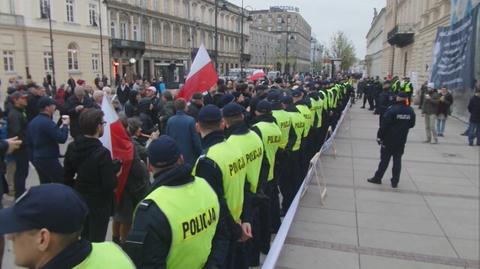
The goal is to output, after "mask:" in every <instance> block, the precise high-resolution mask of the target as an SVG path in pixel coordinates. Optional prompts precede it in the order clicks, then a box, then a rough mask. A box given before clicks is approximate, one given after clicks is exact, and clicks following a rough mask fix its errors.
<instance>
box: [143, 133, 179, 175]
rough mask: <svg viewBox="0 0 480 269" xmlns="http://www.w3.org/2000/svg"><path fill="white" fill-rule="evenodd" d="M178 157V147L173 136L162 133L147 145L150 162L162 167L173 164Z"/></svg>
mask: <svg viewBox="0 0 480 269" xmlns="http://www.w3.org/2000/svg"><path fill="white" fill-rule="evenodd" d="M178 157H180V149H179V148H178V146H177V143H176V142H175V140H173V138H171V137H170V136H168V135H162V136H160V137H159V138H158V139H155V140H153V141H152V142H151V143H150V145H149V146H148V160H149V161H150V164H151V165H153V166H155V167H158V168H163V167H167V166H169V165H172V164H174V163H175V162H176V161H177V160H178Z"/></svg>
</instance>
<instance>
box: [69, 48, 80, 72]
mask: <svg viewBox="0 0 480 269" xmlns="http://www.w3.org/2000/svg"><path fill="white" fill-rule="evenodd" d="M67 58H68V71H78V47H77V44H75V43H70V44H69V45H68V57H67Z"/></svg>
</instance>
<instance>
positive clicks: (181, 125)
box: [165, 111, 202, 165]
mask: <svg viewBox="0 0 480 269" xmlns="http://www.w3.org/2000/svg"><path fill="white" fill-rule="evenodd" d="M165 134H166V135H168V136H170V137H171V138H173V139H174V140H175V141H176V142H177V145H178V147H179V148H180V152H181V153H182V155H183V158H184V160H185V162H186V163H188V164H190V165H194V164H195V161H196V160H197V158H198V156H200V154H202V142H201V141H200V135H199V134H198V133H197V130H196V129H195V119H194V118H192V117H190V116H188V115H187V114H186V113H185V112H183V111H177V113H176V114H175V116H172V117H170V118H169V119H168V122H167V128H166V130H165Z"/></svg>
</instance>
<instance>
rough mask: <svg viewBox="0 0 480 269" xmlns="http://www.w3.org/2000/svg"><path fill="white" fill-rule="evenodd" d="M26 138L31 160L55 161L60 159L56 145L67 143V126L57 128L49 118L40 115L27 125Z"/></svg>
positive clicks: (42, 114)
mask: <svg viewBox="0 0 480 269" xmlns="http://www.w3.org/2000/svg"><path fill="white" fill-rule="evenodd" d="M27 136H28V140H29V143H28V144H29V146H30V149H31V154H32V156H33V160H36V159H56V158H58V157H60V150H59V147H58V144H59V143H61V144H63V143H65V142H66V141H67V138H68V126H65V125H63V126H62V127H61V128H58V127H57V125H56V124H55V123H54V122H53V121H52V119H51V118H50V116H48V115H47V114H44V113H40V114H38V116H36V117H35V118H34V119H33V120H32V121H31V122H30V123H29V124H28V130H27Z"/></svg>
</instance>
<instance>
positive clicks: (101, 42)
mask: <svg viewBox="0 0 480 269" xmlns="http://www.w3.org/2000/svg"><path fill="white" fill-rule="evenodd" d="M98 28H99V30H100V63H101V65H102V80H103V77H104V76H105V73H104V68H103V33H102V2H101V0H98ZM105 86H106V85H105Z"/></svg>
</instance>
